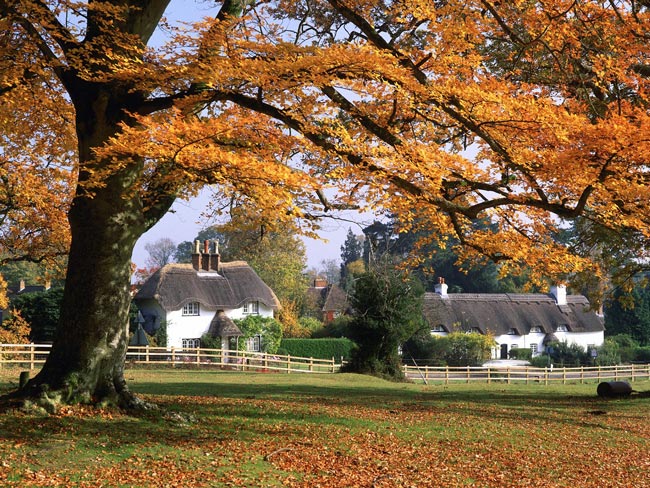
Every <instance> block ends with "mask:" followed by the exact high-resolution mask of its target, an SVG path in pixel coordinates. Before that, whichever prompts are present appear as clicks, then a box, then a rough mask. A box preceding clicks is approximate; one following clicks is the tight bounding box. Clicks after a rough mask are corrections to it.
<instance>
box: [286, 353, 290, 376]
mask: <svg viewBox="0 0 650 488" xmlns="http://www.w3.org/2000/svg"><path fill="white" fill-rule="evenodd" d="M290 373H291V354H287V374H290Z"/></svg>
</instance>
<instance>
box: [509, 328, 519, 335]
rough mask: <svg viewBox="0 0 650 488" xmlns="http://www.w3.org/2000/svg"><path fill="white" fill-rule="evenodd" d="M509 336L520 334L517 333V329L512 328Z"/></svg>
mask: <svg viewBox="0 0 650 488" xmlns="http://www.w3.org/2000/svg"><path fill="white" fill-rule="evenodd" d="M508 334H509V335H519V334H518V332H517V329H515V328H514V327H511V328H510V329H509V330H508Z"/></svg>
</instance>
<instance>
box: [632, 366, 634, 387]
mask: <svg viewBox="0 0 650 488" xmlns="http://www.w3.org/2000/svg"><path fill="white" fill-rule="evenodd" d="M631 374H632V383H634V363H632V373H631Z"/></svg>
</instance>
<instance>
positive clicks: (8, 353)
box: [0, 344, 341, 373]
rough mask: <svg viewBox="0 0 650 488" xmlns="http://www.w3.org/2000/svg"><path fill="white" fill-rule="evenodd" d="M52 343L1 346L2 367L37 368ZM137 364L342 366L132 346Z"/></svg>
mask: <svg viewBox="0 0 650 488" xmlns="http://www.w3.org/2000/svg"><path fill="white" fill-rule="evenodd" d="M51 347H52V346H51V345H49V344H0V368H2V367H7V366H13V367H20V368H29V369H35V368H37V367H40V366H41V365H42V364H43V363H44V362H45V358H46V357H47V355H48V354H49V352H50V348H51ZM137 365H149V366H152V367H155V366H164V367H173V368H176V367H178V368H180V367H194V368H204V369H207V368H215V369H227V370H237V371H259V372H266V371H278V372H284V373H334V372H336V371H338V370H339V368H340V367H341V363H340V361H339V362H338V363H337V361H336V360H335V359H334V358H332V359H315V358H303V357H296V356H283V355H279V354H265V353H255V352H245V351H231V350H225V349H194V348H193V349H181V348H174V347H172V348H169V349H167V348H165V347H149V346H146V347H134V346H129V348H128V351H127V353H126V367H127V368H128V367H137Z"/></svg>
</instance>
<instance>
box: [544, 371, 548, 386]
mask: <svg viewBox="0 0 650 488" xmlns="http://www.w3.org/2000/svg"><path fill="white" fill-rule="evenodd" d="M544 386H548V367H545V368H544Z"/></svg>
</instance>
